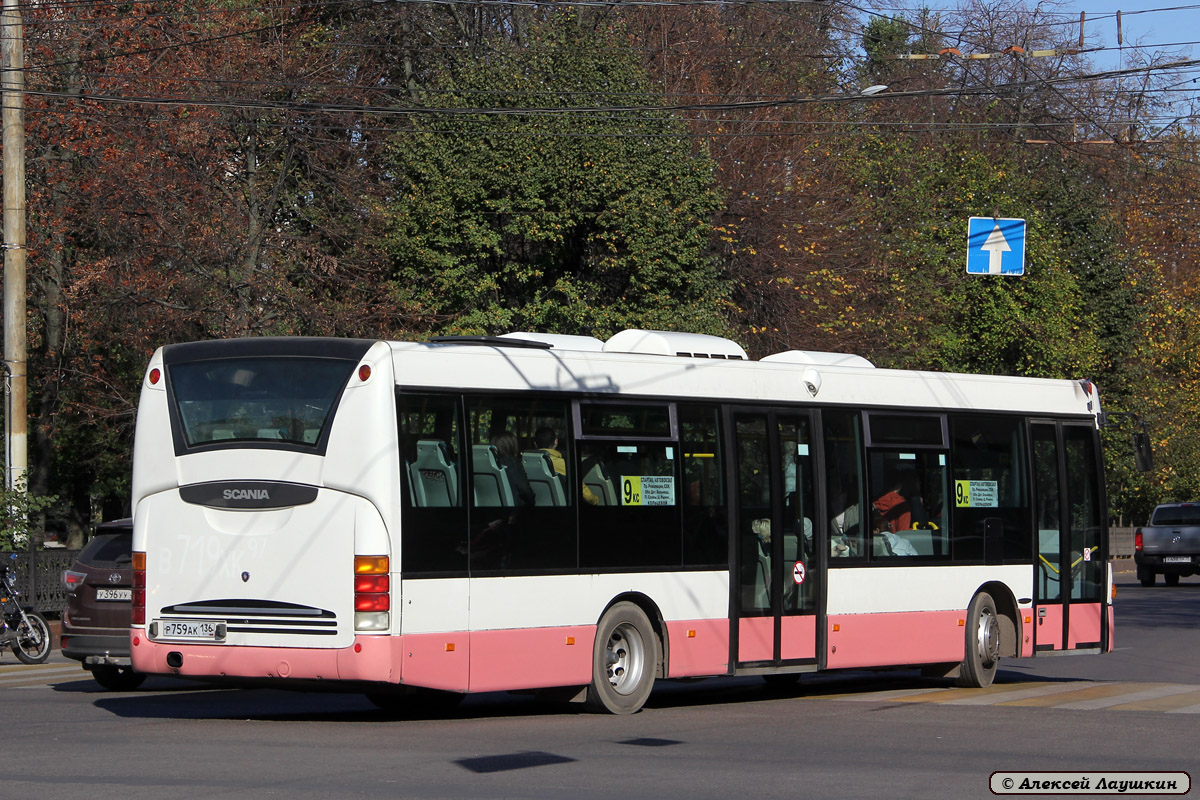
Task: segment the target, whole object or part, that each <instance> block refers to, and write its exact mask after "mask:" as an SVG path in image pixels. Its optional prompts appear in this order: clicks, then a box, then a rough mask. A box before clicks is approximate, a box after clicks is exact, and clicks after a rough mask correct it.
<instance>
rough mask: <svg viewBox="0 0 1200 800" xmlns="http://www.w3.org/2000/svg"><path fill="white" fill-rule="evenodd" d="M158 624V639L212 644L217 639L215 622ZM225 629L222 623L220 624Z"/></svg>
mask: <svg viewBox="0 0 1200 800" xmlns="http://www.w3.org/2000/svg"><path fill="white" fill-rule="evenodd" d="M159 624H160V629H159V635H158V638H160V639H192V640H195V641H201V642H212V641H216V639H217V625H218V623H216V622H210V621H209V620H202V619H170V620H163V621H162V622H161V623H159ZM220 625H221V627H222V628H223V627H225V625H224V623H220Z"/></svg>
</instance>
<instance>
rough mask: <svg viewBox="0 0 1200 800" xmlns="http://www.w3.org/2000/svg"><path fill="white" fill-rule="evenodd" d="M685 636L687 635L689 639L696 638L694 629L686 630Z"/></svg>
mask: <svg viewBox="0 0 1200 800" xmlns="http://www.w3.org/2000/svg"><path fill="white" fill-rule="evenodd" d="M687 637H688V638H689V639H695V638H696V632H695V631H688V632H687Z"/></svg>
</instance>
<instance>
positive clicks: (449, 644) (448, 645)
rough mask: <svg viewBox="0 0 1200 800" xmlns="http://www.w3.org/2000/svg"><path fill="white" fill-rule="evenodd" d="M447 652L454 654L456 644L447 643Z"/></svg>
mask: <svg viewBox="0 0 1200 800" xmlns="http://www.w3.org/2000/svg"><path fill="white" fill-rule="evenodd" d="M446 652H447V653H453V652H454V642H446Z"/></svg>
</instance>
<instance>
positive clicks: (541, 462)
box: [521, 450, 567, 506]
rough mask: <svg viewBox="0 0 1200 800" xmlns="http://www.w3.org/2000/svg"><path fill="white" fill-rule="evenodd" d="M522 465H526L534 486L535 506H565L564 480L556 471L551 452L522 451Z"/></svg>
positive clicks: (528, 476)
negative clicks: (560, 478)
mask: <svg viewBox="0 0 1200 800" xmlns="http://www.w3.org/2000/svg"><path fill="white" fill-rule="evenodd" d="M521 466H523V467H525V477H527V478H529V485H530V486H532V487H533V496H534V503H533V504H534V505H535V506H565V505H566V504H567V495H566V492H564V491H563V484H562V481H561V480H559V478H558V473H556V472H555V471H554V462H553V461H551V460H550V454H549V453H546V452H544V451H542V450H527V451H525V452H524V453H521Z"/></svg>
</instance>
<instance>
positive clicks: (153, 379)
mask: <svg viewBox="0 0 1200 800" xmlns="http://www.w3.org/2000/svg"><path fill="white" fill-rule="evenodd" d="M161 379H162V372H161V371H160V370H159V368H158V367H155V368H154V369H152V370H150V385H151V386H158V382H159V381H160V380H161Z"/></svg>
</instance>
